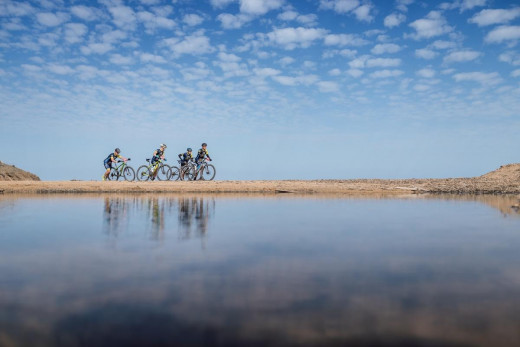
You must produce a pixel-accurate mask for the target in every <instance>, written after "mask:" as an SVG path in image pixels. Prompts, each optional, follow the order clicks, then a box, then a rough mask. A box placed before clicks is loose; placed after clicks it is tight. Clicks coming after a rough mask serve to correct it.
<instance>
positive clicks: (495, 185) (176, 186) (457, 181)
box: [0, 176, 520, 194]
mask: <svg viewBox="0 0 520 347" xmlns="http://www.w3.org/2000/svg"><path fill="white" fill-rule="evenodd" d="M156 192H164V193H202V192H205V193H264V194H265V193H273V194H276V193H279V194H283V193H296V194H319V193H325V194H372V193H374V194H419V193H471V194H520V181H518V180H502V179H493V178H485V177H484V176H481V177H475V178H449V179H403V180H382V179H362V180H305V181H304V180H283V181H209V182H204V181H202V182H180V181H176V182H173V181H172V182H101V181H3V182H2V181H0V193H3V194H9V193H156Z"/></svg>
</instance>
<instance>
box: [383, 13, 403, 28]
mask: <svg viewBox="0 0 520 347" xmlns="http://www.w3.org/2000/svg"><path fill="white" fill-rule="evenodd" d="M405 20H406V16H405V15H404V14H402V13H392V14H389V15H388V16H386V17H385V20H384V24H385V27H388V28H393V27H396V26H399V25H400V24H401V23H403V22H404V21H405Z"/></svg>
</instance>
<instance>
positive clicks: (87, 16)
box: [70, 5, 99, 21]
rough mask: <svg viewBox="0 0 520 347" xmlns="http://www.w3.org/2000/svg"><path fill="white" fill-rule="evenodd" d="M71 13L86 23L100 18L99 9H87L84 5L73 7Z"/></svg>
mask: <svg viewBox="0 0 520 347" xmlns="http://www.w3.org/2000/svg"><path fill="white" fill-rule="evenodd" d="M70 12H71V13H72V14H73V15H75V16H76V17H79V18H81V19H83V20H86V21H93V20H96V19H98V18H99V16H98V14H97V9H95V8H93V7H87V6H83V5H78V6H72V7H71V8H70Z"/></svg>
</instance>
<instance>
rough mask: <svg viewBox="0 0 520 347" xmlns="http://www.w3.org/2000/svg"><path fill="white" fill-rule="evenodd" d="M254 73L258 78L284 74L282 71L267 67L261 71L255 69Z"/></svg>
mask: <svg viewBox="0 0 520 347" xmlns="http://www.w3.org/2000/svg"><path fill="white" fill-rule="evenodd" d="M254 73H255V74H256V75H257V76H261V77H269V76H276V75H279V74H280V73H282V72H281V71H280V70H277V69H273V68H270V67H266V68H261V69H255V70H254Z"/></svg>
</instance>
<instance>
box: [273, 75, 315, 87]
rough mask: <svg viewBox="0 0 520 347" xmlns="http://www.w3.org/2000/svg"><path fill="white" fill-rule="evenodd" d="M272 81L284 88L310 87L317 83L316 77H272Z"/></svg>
mask: <svg viewBox="0 0 520 347" xmlns="http://www.w3.org/2000/svg"><path fill="white" fill-rule="evenodd" d="M272 78H273V80H274V81H276V82H278V83H280V84H282V85H285V86H297V85H305V86H308V85H311V84H314V83H316V82H317V81H318V76H316V75H301V76H297V77H291V76H278V75H277V76H273V77H272Z"/></svg>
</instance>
